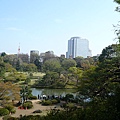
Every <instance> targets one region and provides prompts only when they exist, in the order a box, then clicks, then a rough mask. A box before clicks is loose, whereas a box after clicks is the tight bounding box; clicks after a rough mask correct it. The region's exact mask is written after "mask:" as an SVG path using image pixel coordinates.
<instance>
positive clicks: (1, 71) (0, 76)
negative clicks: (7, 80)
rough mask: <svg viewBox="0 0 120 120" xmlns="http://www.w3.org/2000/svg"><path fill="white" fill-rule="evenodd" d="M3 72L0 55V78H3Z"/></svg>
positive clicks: (3, 66) (3, 65) (3, 67)
mask: <svg viewBox="0 0 120 120" xmlns="http://www.w3.org/2000/svg"><path fill="white" fill-rule="evenodd" d="M4 74H5V63H4V62H3V61H2V58H1V57H0V78H3V76H4Z"/></svg>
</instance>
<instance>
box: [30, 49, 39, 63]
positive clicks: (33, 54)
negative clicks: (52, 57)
mask: <svg viewBox="0 0 120 120" xmlns="http://www.w3.org/2000/svg"><path fill="white" fill-rule="evenodd" d="M36 59H39V51H38V50H31V51H30V63H34V61H35V60H36Z"/></svg>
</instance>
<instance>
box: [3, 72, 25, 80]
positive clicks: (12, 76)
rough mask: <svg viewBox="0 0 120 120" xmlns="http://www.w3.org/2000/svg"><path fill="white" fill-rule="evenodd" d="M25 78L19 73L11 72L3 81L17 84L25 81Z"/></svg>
mask: <svg viewBox="0 0 120 120" xmlns="http://www.w3.org/2000/svg"><path fill="white" fill-rule="evenodd" d="M26 78H27V76H26V75H25V74H23V73H20V72H11V73H9V74H8V75H7V76H6V77H5V81H12V82H19V81H25V80H26Z"/></svg>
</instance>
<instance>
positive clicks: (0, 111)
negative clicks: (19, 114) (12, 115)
mask: <svg viewBox="0 0 120 120" xmlns="http://www.w3.org/2000/svg"><path fill="white" fill-rule="evenodd" d="M8 114H9V110H8V109H6V108H0V116H4V115H8Z"/></svg>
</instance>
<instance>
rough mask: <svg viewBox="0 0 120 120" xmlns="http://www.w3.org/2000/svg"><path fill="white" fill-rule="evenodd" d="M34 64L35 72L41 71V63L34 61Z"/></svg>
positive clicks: (37, 60)
mask: <svg viewBox="0 0 120 120" xmlns="http://www.w3.org/2000/svg"><path fill="white" fill-rule="evenodd" d="M34 64H35V65H36V66H37V70H38V71H41V70H42V63H41V62H40V60H39V59H36V60H35V61H34Z"/></svg>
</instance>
